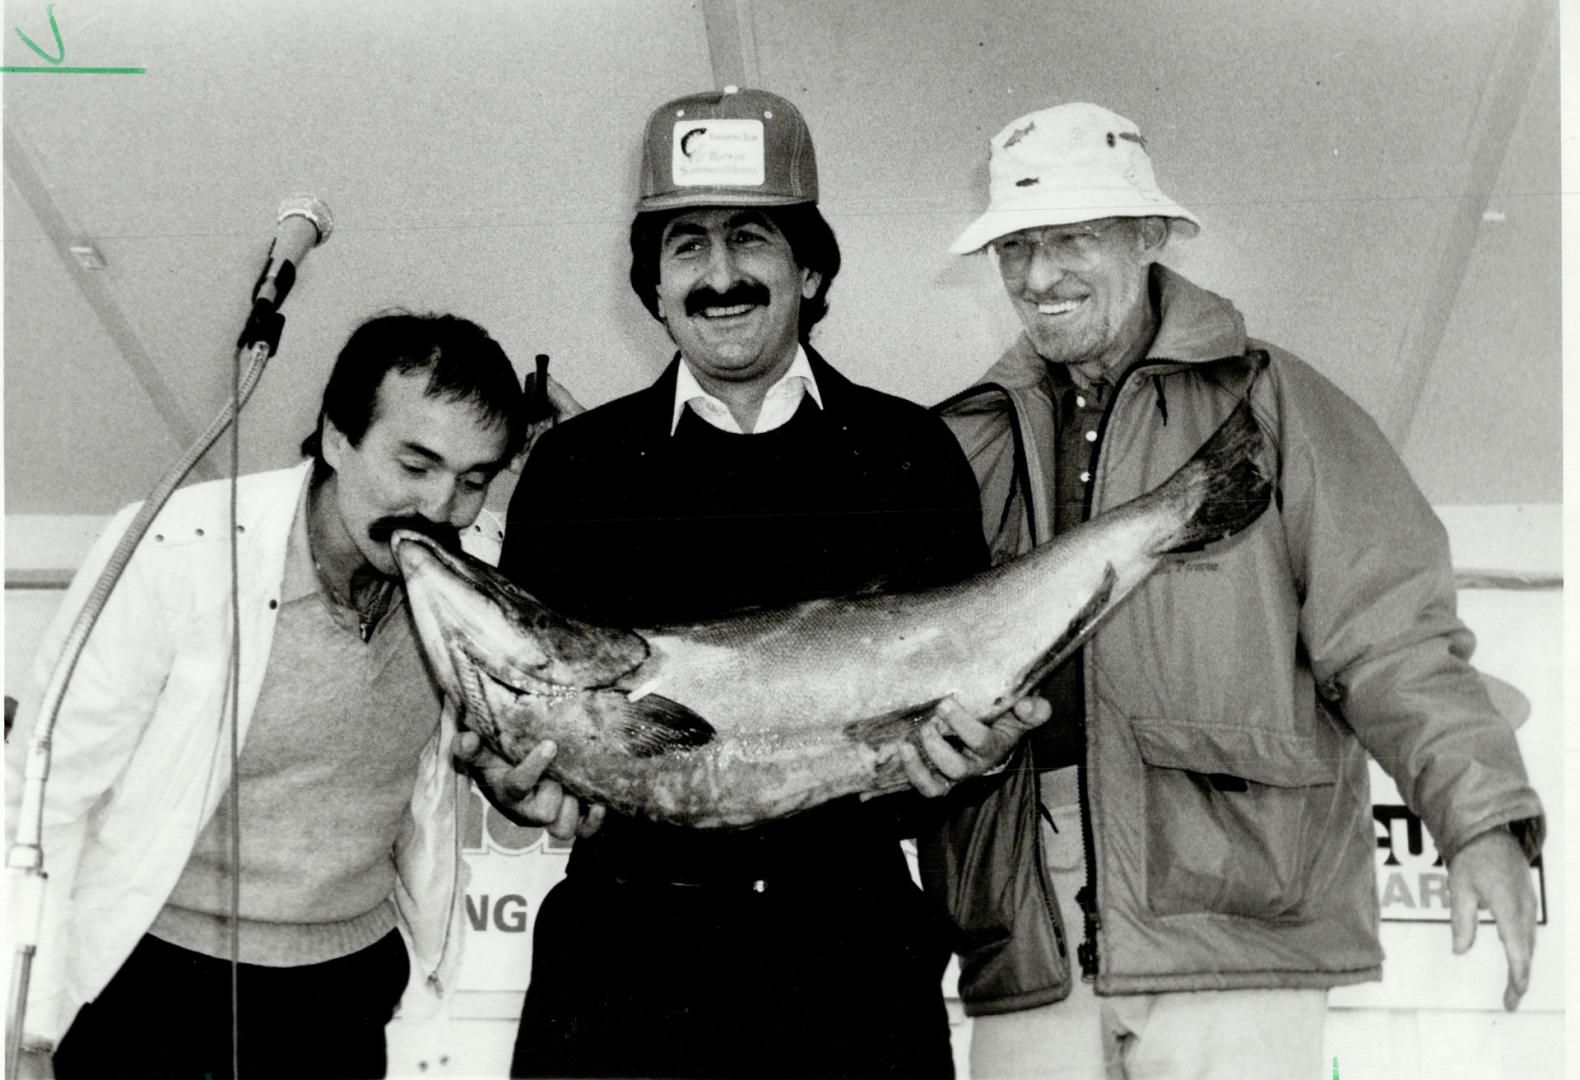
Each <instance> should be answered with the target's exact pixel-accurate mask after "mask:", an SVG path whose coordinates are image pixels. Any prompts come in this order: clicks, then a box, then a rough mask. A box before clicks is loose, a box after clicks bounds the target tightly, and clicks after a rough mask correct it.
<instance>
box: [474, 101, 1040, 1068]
mask: <svg viewBox="0 0 1580 1080" xmlns="http://www.w3.org/2000/svg"><path fill="white" fill-rule="evenodd" d="M817 180H818V177H817V167H816V162H815V158H814V156H813V148H812V140H811V135H810V133H809V131H808V129H807V126H806V123H805V122H804V121H803V120H802V118H801V115H800V113H799V112H798V111H797V110H796V108H795V106H794V105H792V104H791V103H790V102H788V101H786V100H785V99H783V98H781V97H778V96H776V95H774V94H770V93H766V92H764V91H761V90H748V89H742V90H736V89H735V88H733V87H731V88H727V89H726V90H725V91H723V92H722V93H703V94H693V95H689V96H687V97H684V98H680V99H678V100H675V101H671V102H669V103H667V104H665V105H664V106H662V107H661V108H659V109H658V110H657V111H656V112H655V113H654V114H653V115H652V118H651V119H650V120H649V122H648V125H647V130H646V137H645V140H644V143H643V153H642V168H641V197H640V199H639V200H638V202H637V213H636V217H635V220H634V222H633V224H632V226H631V236H630V243H631V271H630V280H631V285H632V287H633V289H634V290H635V291H636V294H637V296H638V297H639V298H640V299H641V300H642V303H643V304H644V305H645V306H646V308H647V310H648V311H649V313H650V314H652V315H653V316H654V317H655V318H656V319H658V320H659V321H660V322H662V323H663V324H664V327H665V329H666V331H667V332H668V334H669V336H670V338H671V340H672V341H673V342H674V343H675V345H676V346H677V349H678V354H677V355H676V356H675V357H674V359H673V361H672V362H671V363H670V364H669V365H668V367H667V368H666V369H665V370H664V373H663V374H662V375H661V376H660V377H659V378H658V380H657V381H656V382H655V383H653V384H652V385H651V386H649V387H648V388H646V389H644V390H641V391H639V392H637V393H635V394H631V395H629V396H627V397H624V398H621V399H619V400H616V401H613V402H610V403H609V404H606V405H603V406H601V407H599V408H595V409H593V410H591V411H589V412H586V413H583V414H582V415H580V416H577V417H575V418H574V419H571V420H569V421H567V422H565V423H563V424H561V425H560V426H559V427H557V428H555V429H554V430H552V431H551V432H549V433H548V434H547V435H545V436H543V438H542V439H541V440H540V441H539V443H538V444H537V446H536V447H535V448H534V450H533V452H532V455H531V456H530V457H529V458H528V460H527V464H526V467H525V469H524V471H523V474H522V478H521V481H520V483H519V485H518V487H517V489H516V494H515V496H514V498H513V499H512V502H511V507H510V517H509V520H510V527H509V529H508V532H507V540H506V548H505V551H504V554H503V556H502V558H501V563H500V565H501V568H502V569H504V570H505V572H507V573H509V574H511V575H512V576H514V577H515V578H516V579H517V580H519V581H520V582H521V583H522V584H523V585H524V586H525V587H526V588H528V589H530V590H531V591H532V592H533V593H534V594H535V595H537V596H538V597H539V598H540V599H542V600H544V601H545V602H547V603H549V604H550V605H552V606H554V607H556V608H558V609H560V610H562V611H564V612H566V613H567V614H570V615H573V616H577V617H582V618H587V619H591V620H594V621H602V622H607V623H610V624H614V625H659V624H664V623H676V622H683V621H686V620H692V619H706V618H712V617H715V616H717V615H719V614H722V613H724V612H726V611H730V610H734V609H738V608H741V607H745V606H753V605H768V604H779V603H787V602H792V601H797V600H802V599H807V598H810V597H814V596H823V595H831V594H835V593H841V592H849V591H852V590H855V589H858V588H862V587H864V586H866V585H868V584H870V583H872V582H873V581H875V580H878V579H882V580H883V581H884V582H885V583H889V584H909V585H915V586H920V585H923V584H928V583H936V582H939V581H943V580H949V579H953V578H957V577H959V576H962V575H964V574H966V573H968V572H970V571H972V570H975V569H978V568H980V567H982V566H984V565H986V560H987V555H986V551H985V549H984V547H983V544H982V538H981V534H980V529H979V528H978V524H977V522H978V507H977V496H976V484H975V481H974V479H973V477H972V475H971V470H970V468H969V466H968V465H967V464H966V461H965V458H964V456H963V455H962V454H961V453H960V448H959V446H958V445H957V444H956V443H955V441H954V440H953V439H952V438H951V437H950V434H949V431H948V429H947V428H946V427H945V426H944V425H943V423H942V422H941V421H939V420H938V419H937V418H936V417H934V416H931V415H929V413H928V412H927V410H925V409H923V408H921V407H920V406H916V405H913V404H911V403H909V402H906V401H902V400H900V399H898V398H894V397H891V396H889V395H886V394H882V393H879V392H877V391H875V390H870V389H867V388H866V387H862V386H858V385H856V384H854V383H852V382H850V381H849V380H848V379H846V378H845V377H844V376H842V375H841V374H840V373H839V372H838V371H837V370H836V369H835V368H834V367H832V366H831V365H830V364H829V363H828V362H827V361H825V360H824V359H823V358H822V357H821V356H820V355H819V354H818V353H817V351H816V350H815V349H813V348H812V346H811V344H810V342H809V335H810V332H811V330H812V328H813V326H814V325H815V324H816V323H817V321H818V320H819V319H820V318H821V317H822V315H823V313H824V311H825V310H826V308H827V299H826V298H827V294H828V290H829V286H830V285H831V284H832V282H833V280H834V276H835V274H836V273H837V272H838V270H839V262H840V257H839V247H838V244H837V242H836V241H835V238H834V234H833V231H832V230H831V229H830V227H829V226H828V223H827V222H826V221H825V220H824V219H823V217H822V214H821V213H820V212H819V210H818V207H817V197H818V187H817ZM1029 715H1030V714H1028V716H1029ZM1041 715H1042V716H1044V717H1045V716H1046V715H1047V708H1046V705H1043V706H1042V711H1041ZM1020 722H1021V720H1020V717H1018V716H1012V717H1010V718H1009V719H1008V720H1006V721H1003V723H1004V724H1005V725H1006V726H1009V727H1013V726H1014V725H1016V724H1018V723H1020ZM493 794H494V797H495V798H496V799H498V800H499V801H500V802H501V803H502V804H503V805H507V806H508V805H511V804H513V803H516V804H520V803H522V802H530V800H531V798H534V797H536V794H541V791H539V792H537V793H536V794H535V793H534V792H532V791H528V792H522V791H511V790H508V789H507V790H503V791H501V790H497V789H496V790H495V791H494V792H493ZM548 801H549V802H551V803H557V804H558V805H556V806H544V805H542V804H541V803H540V804H539V805H538V806H537V808H536V810H537V816H538V818H539V819H541V820H557V821H558V822H559V823H560V825H561V827H562V828H564V827H565V825H567V824H569V823H570V822H572V821H574V820H575V819H576V815H577V813H578V811H577V810H576V809H575V807H574V806H570V805H569V804H567V803H563V802H559V796H558V792H557V791H553V790H552V789H551V790H550V793H549V799H548ZM893 802H894V799H893V798H891V799H879V800H873V801H869V802H866V803H862V802H860V801H859V800H856V799H846V800H841V801H837V802H835V803H832V804H828V805H826V806H824V807H821V808H818V809H814V810H811V811H808V812H806V813H805V814H802V815H800V816H798V817H795V818H791V819H789V820H786V821H783V822H778V823H771V824H767V825H763V826H761V827H758V828H754V829H749V830H744V831H738V832H732V833H717V832H708V831H686V830H681V829H676V828H670V827H665V826H660V825H656V824H653V823H650V822H646V821H639V820H635V819H632V818H625V817H621V816H619V815H616V814H613V813H610V814H609V815H608V817H607V818H606V819H605V820H604V822H603V824H602V827H601V828H598V829H597V830H596V831H592V832H591V835H584V836H583V837H581V838H580V839H578V840H577V842H576V845H575V847H574V849H573V851H572V853H571V856H570V860H569V864H568V868H567V877H566V879H565V880H564V881H562V882H560V883H559V884H558V885H556V886H555V888H554V889H553V891H552V892H551V893H550V894H549V895H548V897H547V898H546V899H545V901H544V904H543V907H542V910H541V911H540V912H539V914H538V918H537V925H536V929H535V936H534V941H533V958H532V979H531V985H530V986H529V988H528V991H527V998H526V1001H525V1004H524V1007H523V1012H522V1023H521V1028H520V1032H519V1035H518V1039H517V1044H516V1051H515V1058H514V1061H513V1064H512V1073H513V1075H517V1076H527V1075H532V1076H589V1075H597V1076H833V1075H840V1076H864V1077H867V1076H903V1077H924V1076H948V1075H950V1074H951V1073H952V1071H953V1065H952V1056H951V1050H950V1043H949V1027H948V1021H947V1015H946V1012H945V1008H944V1002H943V997H942V993H941V988H940V980H941V977H942V974H943V970H944V966H945V963H946V962H947V959H948V952H949V948H948V941H947V933H946V932H945V924H944V922H943V920H942V919H941V918H939V917H938V916H937V914H936V908H935V907H932V906H930V904H929V902H928V901H927V900H926V899H925V898H924V897H923V895H922V894H921V892H920V891H919V890H918V889H917V888H916V887H915V886H914V884H913V883H912V881H911V879H910V875H909V872H908V870H907V867H906V863H905V859H904V856H903V852H902V850H901V848H900V845H899V838H900V837H901V836H903V835H908V834H909V833H908V832H907V831H906V830H907V827H906V826H904V825H902V824H901V823H900V822H899V821H898V820H897V811H896V808H895V807H894V806H893V805H892V803H893ZM567 806H569V809H568V810H567V812H566V813H565V814H561V813H560V812H559V811H560V810H561V809H566V807H567ZM911 809H913V810H914V809H916V807H915V806H912V807H911ZM583 820H584V825H585V822H586V820H587V819H583ZM588 831H589V830H588V829H586V828H585V827H584V828H583V832H588Z"/></svg>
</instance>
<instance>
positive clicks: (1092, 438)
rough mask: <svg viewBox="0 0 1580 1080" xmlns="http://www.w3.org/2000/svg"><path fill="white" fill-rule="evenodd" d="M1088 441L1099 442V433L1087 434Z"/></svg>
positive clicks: (1091, 432) (1090, 432)
mask: <svg viewBox="0 0 1580 1080" xmlns="http://www.w3.org/2000/svg"><path fill="white" fill-rule="evenodd" d="M1086 441H1087V442H1096V441H1097V432H1095V431H1088V432H1087V433H1086Z"/></svg>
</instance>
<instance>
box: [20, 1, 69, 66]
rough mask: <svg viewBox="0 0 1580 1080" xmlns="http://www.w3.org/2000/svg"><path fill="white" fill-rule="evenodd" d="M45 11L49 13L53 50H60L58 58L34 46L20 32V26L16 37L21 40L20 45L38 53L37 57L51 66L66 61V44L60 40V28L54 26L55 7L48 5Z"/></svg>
mask: <svg viewBox="0 0 1580 1080" xmlns="http://www.w3.org/2000/svg"><path fill="white" fill-rule="evenodd" d="M46 10H47V11H48V12H49V30H50V33H52V34H54V35H55V48H57V49H59V50H60V55H59V56H51V55H49V53H47V52H45V51H44V50H43V49H41V48H39V47H38V46H37V45H35V44H34V43H33V39H32V38H30V37H28V36H27V35H26V34H24V33H23V32H22V28H21V27H20V26H19V27H17V28H16V36H17V37H19V38H21V39H22V44H24V45H26V46H27V47H28V48H30V49H32V50H33V51H34V52H36V53H38V55H40V56H42V57H43V58H44V59H45V60H46V61H48V62H49V63H51V64H58V63H60V62H61V61H62V60H64V59H66V43H65V42H63V41H61V40H60V27H59V26H56V25H55V5H54V4H51V5H49V7H48V8H47V9H46Z"/></svg>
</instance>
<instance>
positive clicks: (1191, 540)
mask: <svg viewBox="0 0 1580 1080" xmlns="http://www.w3.org/2000/svg"><path fill="white" fill-rule="evenodd" d="M1263 443H1264V440H1263V436H1262V429H1261V426H1260V425H1259V424H1258V423H1257V421H1256V416H1255V414H1254V413H1253V412H1252V411H1251V401H1250V398H1249V397H1247V398H1244V399H1242V400H1241V402H1240V404H1238V405H1236V406H1235V408H1234V411H1233V412H1232V413H1230V414H1229V418H1228V419H1227V420H1225V421H1224V422H1223V423H1222V424H1221V425H1220V426H1219V428H1218V430H1217V431H1215V432H1214V433H1213V434H1212V437H1211V438H1209V439H1208V440H1207V441H1206V442H1205V443H1203V444H1202V445H1201V448H1200V449H1198V450H1197V451H1196V453H1195V454H1194V455H1193V456H1192V457H1191V459H1190V460H1189V461H1187V462H1186V463H1185V464H1184V465H1183V466H1181V467H1180V469H1179V471H1178V472H1176V473H1175V474H1174V475H1173V476H1171V477H1170V478H1169V479H1168V480H1166V481H1164V483H1163V485H1162V486H1161V487H1160V488H1159V489H1158V490H1157V493H1156V494H1157V495H1158V496H1159V497H1160V498H1162V499H1164V500H1166V501H1167V502H1168V503H1170V504H1172V505H1174V506H1175V507H1176V508H1177V510H1178V520H1179V525H1178V527H1177V528H1175V529H1173V530H1171V531H1170V533H1169V534H1168V536H1167V537H1166V538H1165V539H1164V540H1163V542H1162V544H1161V545H1160V546H1159V548H1158V550H1159V552H1160V553H1164V552H1170V553H1178V552H1185V551H1192V550H1198V549H1200V548H1202V547H1204V546H1205V545H1207V544H1210V543H1214V542H1216V541H1218V540H1223V539H1226V538H1228V537H1230V536H1233V535H1234V534H1235V533H1237V532H1239V531H1240V530H1241V529H1244V528H1245V527H1246V526H1248V525H1250V524H1251V523H1252V522H1253V521H1255V520H1256V519H1257V518H1259V517H1261V516H1262V511H1264V510H1266V509H1267V503H1268V499H1269V498H1270V497H1271V495H1272V491H1273V481H1272V479H1271V478H1270V477H1269V476H1268V475H1267V472H1266V471H1265V469H1264V468H1263V466H1262V462H1261V458H1262V447H1263Z"/></svg>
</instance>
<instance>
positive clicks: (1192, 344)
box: [978, 263, 1245, 388]
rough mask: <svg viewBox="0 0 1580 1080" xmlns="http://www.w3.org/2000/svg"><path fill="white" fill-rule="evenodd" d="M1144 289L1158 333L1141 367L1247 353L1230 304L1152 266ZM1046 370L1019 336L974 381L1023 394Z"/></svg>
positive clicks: (1235, 311)
mask: <svg viewBox="0 0 1580 1080" xmlns="http://www.w3.org/2000/svg"><path fill="white" fill-rule="evenodd" d="M1148 286H1149V293H1150V295H1151V297H1152V303H1153V304H1154V305H1156V307H1157V310H1158V332H1157V334H1156V335H1155V336H1154V337H1153V339H1152V344H1151V345H1150V346H1149V347H1148V348H1147V355H1146V360H1144V361H1143V363H1145V362H1149V361H1169V362H1171V363H1180V364H1201V363H1206V362H1207V361H1209V360H1222V359H1223V358H1224V357H1227V356H1240V355H1242V354H1243V353H1244V352H1245V320H1244V318H1242V317H1241V315H1240V312H1239V310H1238V309H1237V308H1235V306H1234V304H1233V303H1232V302H1231V301H1229V300H1227V299H1225V298H1224V297H1222V296H1219V295H1218V294H1217V293H1215V292H1209V291H1208V290H1206V289H1203V288H1202V287H1201V286H1199V285H1196V284H1194V283H1192V282H1191V281H1190V280H1189V279H1187V278H1185V277H1184V276H1183V275H1181V274H1178V273H1175V272H1174V271H1173V270H1170V269H1169V268H1168V267H1166V266H1164V265H1162V264H1161V263H1153V264H1152V270H1151V275H1150V277H1149V279H1148ZM1045 369H1046V363H1045V362H1044V360H1043V359H1042V357H1041V356H1038V355H1037V350H1036V349H1035V348H1034V347H1033V346H1032V343H1031V339H1030V338H1028V337H1027V336H1026V334H1025V333H1024V332H1022V333H1021V334H1020V336H1019V337H1017V338H1016V339H1015V342H1014V344H1012V345H1011V346H1010V347H1009V348H1008V349H1006V350H1004V355H1003V356H1001V357H999V359H998V362H997V363H995V364H994V365H993V366H992V367H990V368H988V370H987V371H986V372H985V373H984V374H983V376H982V378H981V379H980V380H978V381H980V382H991V383H998V384H999V385H1000V386H1004V387H1006V388H1024V387H1028V386H1035V385H1036V384H1038V383H1040V382H1041V381H1042V379H1043V376H1044V375H1045V374H1046V370H1045Z"/></svg>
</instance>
